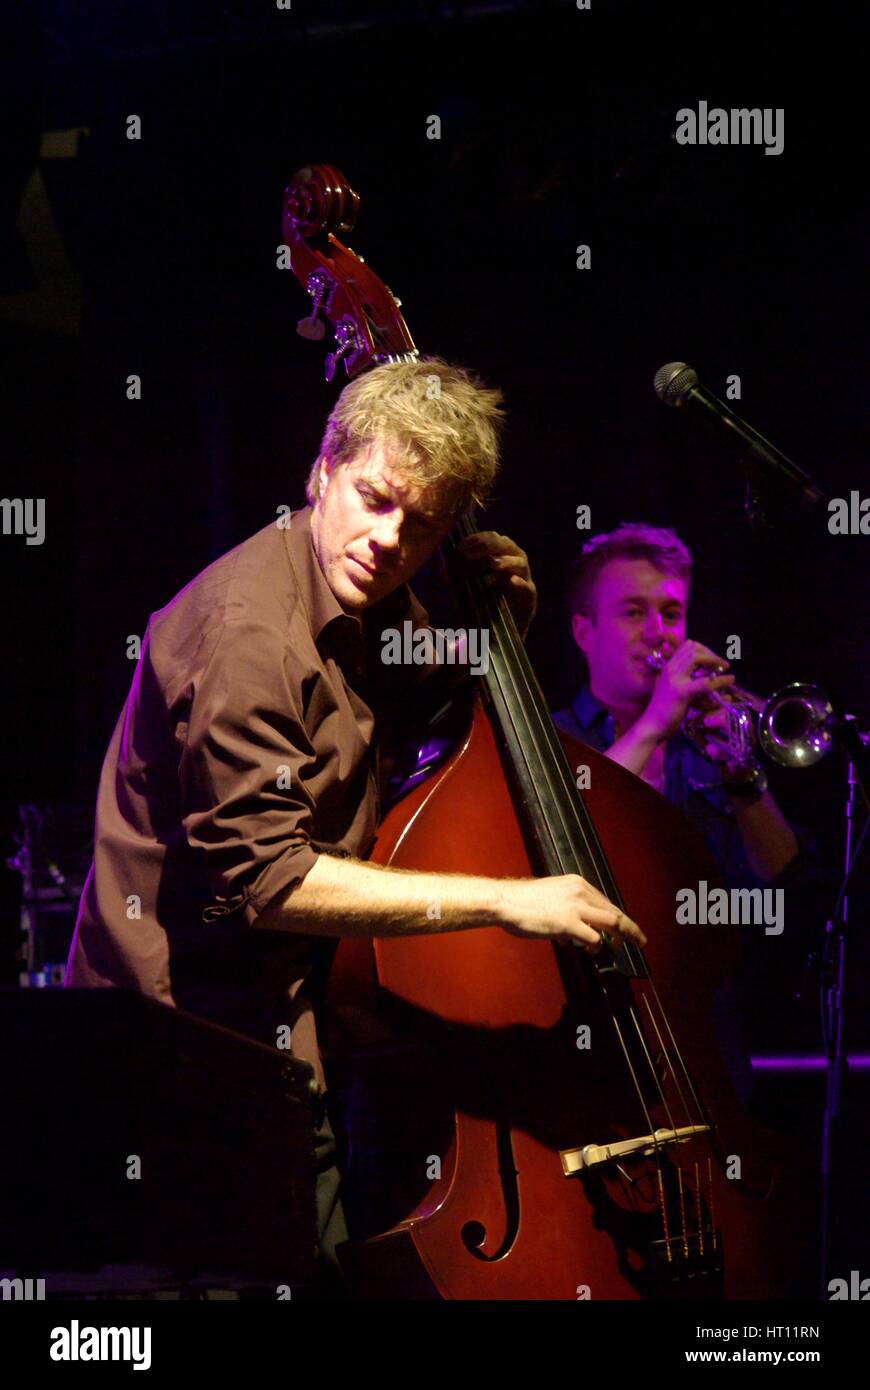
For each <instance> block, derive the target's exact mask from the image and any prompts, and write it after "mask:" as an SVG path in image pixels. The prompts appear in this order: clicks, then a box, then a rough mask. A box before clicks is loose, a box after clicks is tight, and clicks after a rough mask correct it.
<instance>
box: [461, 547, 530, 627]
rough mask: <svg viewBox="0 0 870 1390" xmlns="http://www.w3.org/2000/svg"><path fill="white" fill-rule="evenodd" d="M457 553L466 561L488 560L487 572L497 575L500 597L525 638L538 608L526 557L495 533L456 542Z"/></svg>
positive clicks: (523, 552) (524, 553) (522, 551)
mask: <svg viewBox="0 0 870 1390" xmlns="http://www.w3.org/2000/svg"><path fill="white" fill-rule="evenodd" d="M458 549H459V551H460V553H461V554H462V555H463V556H464V557H465V559H466V560H469V561H474V560H477V561H480V562H481V563H482V562H483V561H484V559H488V561H489V565H490V568H491V569H493V570H494V571H495V572H496V574H497V575H498V579H499V587H500V589H501V591H502V593H503V594H504V597H505V599H506V600H507V603H508V605H509V607H510V610H511V612H512V614H513V617H514V622H515V623H516V625H517V627H518V628H519V630H520V636H521V637H525V635H526V633H527V632H528V630H529V628H530V626H531V623H532V619H533V618H534V616H535V612H536V611H537V607H538V591H537V589H536V588H535V583H534V580H533V579H532V573H531V570H530V569H529V557H528V555H527V554H526V552H525V551H524V550H520V547H519V546H518V545H517V543H516V541H512V540H511V538H510V536H502V535H499V533H498V531H478V532H477V533H476V534H475V535H473V536H466V537H465V539H464V540H462V541H460V543H459V546H458Z"/></svg>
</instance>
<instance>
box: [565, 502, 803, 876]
mask: <svg viewBox="0 0 870 1390" xmlns="http://www.w3.org/2000/svg"><path fill="white" fill-rule="evenodd" d="M691 572H692V559H691V556H690V554H689V551H688V549H687V548H686V546H685V545H684V544H683V542H682V541H681V540H680V539H679V537H678V536H677V535H676V534H675V533H674V532H673V531H670V530H665V529H662V528H660V527H654V526H647V525H643V524H640V523H632V524H626V525H622V526H620V527H619V528H618V529H617V530H615V531H612V532H610V533H609V534H606V535H600V536H597V537H595V538H594V539H592V540H591V541H589V542H588V543H587V544H586V545H585V546H584V547H583V551H582V553H581V554H580V555H579V556H578V558H577V559H576V560H575V562H574V564H573V565H572V568H571V573H570V578H569V606H570V614H571V631H572V634H573V637H574V641H575V643H576V644H577V647H578V648H579V650H580V652H581V653H582V655H583V657H584V658H585V661H586V665H587V668H588V678H587V680H586V682H585V683H584V685H583V686H582V687H581V689H580V690H579V692H578V694H577V696H576V698H575V699H574V700H573V701H572V703H571V705H570V706H569V707H568V708H567V709H563V710H559V711H558V712H557V713H556V714H554V716H553V717H554V720H555V722H556V724H557V725H558V726H559V727H560V728H562V729H564V730H566V731H567V732H568V733H570V734H572V735H573V736H574V737H575V738H578V739H580V740H582V741H583V742H584V743H588V744H591V745H592V746H593V747H596V748H598V749H599V750H600V751H602V752H605V753H606V754H607V756H608V757H610V758H612V759H613V760H614V761H615V762H618V763H620V764H621V765H622V766H623V767H625V768H628V770H629V771H630V772H634V773H635V774H636V775H637V776H639V777H642V778H643V779H644V780H645V781H646V782H648V783H649V784H650V786H652V787H654V788H655V789H656V790H657V791H659V792H661V793H662V794H663V795H665V796H666V797H667V798H668V800H669V801H671V802H673V803H674V804H675V805H676V806H677V807H678V808H679V809H680V810H682V811H683V812H684V814H685V815H686V816H687V817H688V818H689V819H690V820H691V821H692V822H693V823H694V824H695V825H696V827H697V829H698V830H699V831H700V832H701V834H702V835H703V836H704V838H705V840H706V841H707V844H708V847H709V848H710V850H711V852H712V854H713V857H714V858H715V859H716V861H717V863H718V864H719V867H720V869H721V872H722V875H723V878H724V880H725V883H726V886H728V887H745V886H755V885H757V884H758V883H759V882H760V883H765V884H769V883H772V882H773V881H774V880H775V879H778V878H779V877H780V875H781V874H783V873H784V872H785V870H786V869H788V868H789V866H790V865H791V864H792V863H793V861H794V860H795V859H796V858H797V856H798V852H799V845H798V840H797V838H796V836H795V834H794V831H793V830H792V829H791V827H790V825H789V824H788V821H787V820H786V819H785V817H784V816H783V814H782V812H781V810H780V809H779V807H778V806H777V804H776V802H775V801H774V799H773V796H772V795H771V793H770V791H769V789H768V786H767V778H766V776H765V774H764V772H763V770H762V769H761V768H760V767H759V766H758V765H753V764H751V763H750V765H748V766H746V765H739V764H737V763H735V762H734V761H732V760H731V757H730V756H729V751H728V749H727V748H726V747H724V746H723V742H722V739H721V735H722V733H723V726H724V724H725V722H726V720H727V718H728V715H727V711H726V710H725V709H724V708H723V704H722V700H723V696H722V695H719V698H718V700H717V694H718V693H719V692H724V693H725V698H727V692H728V691H729V690H730V689H731V688H732V687H733V686H734V684H735V678H734V675H733V674H732V673H731V672H730V671H729V670H728V667H729V662H728V661H727V660H726V659H725V658H724V657H723V656H721V655H719V654H718V653H717V652H714V651H711V649H710V648H709V647H707V646H705V645H704V644H703V643H702V642H698V641H695V640H693V639H691V638H688V637H687V636H686V617H687V609H688V603H689V588H690V582H691ZM690 707H692V710H693V713H694V715H695V718H694V720H693V727H694V729H695V731H696V738H695V739H689V738H688V737H686V735H685V733H684V732H683V731H682V729H681V725H683V722H684V720H685V718H686V714H687V711H689V709H690ZM699 731H700V745H701V746H700V747H699V746H698V745H697V742H696V740H697V738H698V734H699ZM707 734H709V739H708V738H707V737H706V735H707ZM717 736H719V739H718V741H717ZM702 750H703V751H702Z"/></svg>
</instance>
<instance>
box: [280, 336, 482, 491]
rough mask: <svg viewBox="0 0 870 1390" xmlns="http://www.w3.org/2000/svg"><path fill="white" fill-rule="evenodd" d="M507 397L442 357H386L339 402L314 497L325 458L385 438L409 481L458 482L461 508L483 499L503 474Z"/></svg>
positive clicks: (314, 476) (350, 453)
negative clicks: (504, 404) (501, 459)
mask: <svg viewBox="0 0 870 1390" xmlns="http://www.w3.org/2000/svg"><path fill="white" fill-rule="evenodd" d="M502 400H503V397H502V393H501V391H498V390H494V389H491V388H489V387H487V386H484V384H483V382H482V381H480V380H479V378H478V377H476V376H474V375H472V373H471V372H467V371H465V370H464V369H463V368H462V367H452V366H450V365H449V364H448V363H447V362H444V361H443V360H442V359H441V358H440V357H424V358H421V359H419V360H417V361H414V362H386V363H384V364H383V365H382V366H380V367H375V368H373V369H372V370H371V371H368V372H365V373H363V375H362V376H359V377H356V378H355V379H354V380H353V381H351V382H349V384H348V385H347V386H345V388H344V390H343V391H342V393H341V395H340V396H339V398H338V400H337V401H336V402H335V405H334V406H333V407H332V410H331V412H330V415H329V419H328V421H327V423H326V429H325V431H324V434H323V439H322V441H321V445H320V454H319V455H318V457H317V460H316V461H315V464H314V467H313V468H312V469H311V472H310V474H309V477H308V483H307V487H306V494H307V497H308V500H309V502H310V503H311V504H312V505H313V504H314V503H315V502H316V500H317V498H318V496H319V492H320V460H321V458H323V457H324V456H325V457H326V458H327V459H329V461H330V462H331V463H333V464H342V463H347V462H348V461H349V460H350V459H352V458H354V457H355V456H356V455H357V454H359V453H361V452H363V451H365V450H366V449H367V448H369V447H371V446H372V445H374V444H385V445H387V446H388V447H389V450H390V453H391V455H392V456H393V457H394V458H395V460H396V464H397V466H398V467H399V468H400V469H401V470H402V472H403V474H404V475H405V476H406V477H407V479H408V482H409V483H412V484H414V485H416V486H418V487H430V486H432V485H436V484H441V483H448V484H450V483H453V484H455V485H456V488H457V496H456V503H455V510H456V511H457V512H461V511H464V510H465V509H466V508H467V507H469V506H471V505H472V504H473V503H477V504H478V505H481V506H482V505H484V504H485V503H486V501H487V499H488V497H489V495H490V492H491V490H492V486H493V483H494V482H495V478H496V474H497V473H498V467H499V438H500V434H501V429H502V426H503V423H504V414H503V411H502V408H501V403H502Z"/></svg>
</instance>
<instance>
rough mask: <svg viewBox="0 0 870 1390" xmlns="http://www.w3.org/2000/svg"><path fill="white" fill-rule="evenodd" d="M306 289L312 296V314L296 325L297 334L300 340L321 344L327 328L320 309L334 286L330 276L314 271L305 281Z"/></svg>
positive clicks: (320, 271)
mask: <svg viewBox="0 0 870 1390" xmlns="http://www.w3.org/2000/svg"><path fill="white" fill-rule="evenodd" d="M305 288H306V290H307V291H308V293H309V294H310V295H311V313H310V314H309V315H308V318H305V319H300V320H299V322H298V323H297V325H296V332H297V333H298V334H299V337H300V338H307V339H308V340H309V341H310V342H314V343H319V342H320V341H321V339H322V338H323V336H324V334H325V333H326V326H325V324H324V323H323V321H322V319H321V318H320V308H321V305H322V304H323V300H324V298H325V297H326V294H327V292H328V291H331V290H332V289H333V288H334V286H333V284H332V281H331V280H330V278H329V276H328V275H326V274H325V273H324V272H323V271H322V270H313V271H312V272H311V274H310V275H309V276H308V279H307V280H306V281H305Z"/></svg>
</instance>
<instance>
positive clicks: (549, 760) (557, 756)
mask: <svg viewBox="0 0 870 1390" xmlns="http://www.w3.org/2000/svg"><path fill="white" fill-rule="evenodd" d="M467 534H471V531H470V529H469V530H468V531H467ZM466 588H467V590H468V592H469V595H470V597H471V599H472V602H473V606H474V607H475V608H476V609H477V610H478V616H479V617H484V616H485V617H487V618H488V619H489V623H488V625H489V627H490V632H491V634H493V635H494V636H495V639H496V646H497V648H498V649H499V650H500V653H501V656H502V662H501V666H502V668H503V672H504V675H505V676H506V677H507V678H508V679H509V681H510V683H511V685H512V688H513V695H514V702H513V707H514V708H521V709H522V710H523V712H524V715H525V717H526V726H527V731H528V733H529V735H530V738H531V741H532V743H533V745H534V748H535V752H536V754H537V760H538V767H539V768H540V770H541V772H542V774H543V777H544V780H545V781H546V782H547V789H548V792H549V796H550V805H551V806H552V807H555V808H556V811H557V813H558V815H559V817H560V820H561V821H562V826H563V829H564V830H565V831H566V832H568V838H569V843H570V840H571V838H572V837H571V836H570V831H569V827H568V825H567V824H566V821H565V807H566V806H567V807H568V808H569V813H570V815H571V818H572V820H573V822H574V826H573V829H574V830H575V831H576V833H577V834H579V835H580V836H582V838H583V839H584V840H585V841H586V844H587V846H589V848H590V849H593V846H592V845H591V843H590V837H589V836H588V835H584V834H583V831H584V827H583V825H582V822H581V820H580V815H579V810H578V806H577V797H576V795H575V787H574V784H573V782H571V781H570V779H569V778H568V776H567V764H566V761H565V758H564V755H563V752H562V748H561V744H560V745H559V746H558V748H556V747H555V746H554V745H555V733H554V729H553V725H552V721H551V720H550V718H549V714H548V715H547V717H546V720H544V718H543V716H542V713H541V710H540V708H539V706H540V703H541V696H540V691H539V688H536V686H537V683H536V682H535V681H534V677H533V676H532V673H531V668H530V667H529V669H528V670H527V669H526V668H527V667H528V658H527V656H526V653H525V649H524V647H522V644H521V643H520V641H519V634H518V633H517V631H516V627H515V624H514V622H513V617H512V615H511V613H510V610H509V609H508V608H507V604H506V602H505V600H504V598H502V597H499V598H498V599H497V600H495V601H494V600H493V596H492V595H491V593H489V592H488V591H487V590H486V588H485V586H484V585H483V584H480V585H479V586H477V591H476V592H475V589H474V586H472V584H471V582H470V581H468V580H466ZM481 591H482V594H481ZM481 598H482V602H481V601H480V600H481ZM481 608H482V609H483V610H484V612H481V611H480V610H481ZM518 676H519V677H521V678H522V681H523V685H524V687H525V689H524V690H523V691H522V692H520V690H519V689H518V680H517V677H518ZM496 679H498V680H499V681H500V682H501V681H502V680H503V676H502V675H499V674H498V673H497V674H496ZM503 703H504V705H505V708H506V709H507V710H508V716H509V718H511V722H512V726H513V732H514V736H515V739H516V743H517V746H518V747H519V748H520V750H521V753H522V756H523V758H524V760H525V762H526V768H527V771H528V772H529V774H530V782H531V784H532V785H533V786H534V787H535V790H536V794H537V796H538V800H539V802H540V799H541V795H540V790H539V783H538V779H536V778H534V777H532V776H531V771H532V770H531V768H530V766H529V761H528V755H527V753H526V750H525V747H524V745H523V743H522V742H521V741H520V740H519V738H518V736H517V728H516V724H515V723H514V720H513V715H512V714H511V713H510V710H511V703H510V702H509V701H508V700H507V699H506V698H504V695H503ZM532 717H536V718H537V729H535V728H534V727H533V726H532V723H531V718H532ZM542 745H543V747H544V749H545V750H546V754H545V753H542V751H541V750H542ZM553 768H555V769H556V771H557V774H558V778H559V782H560V786H559V788H558V789H557V788H555V787H554V786H553V782H552V777H551V770H552V769H553ZM557 791H560V792H561V796H560V795H558V794H557ZM542 809H543V807H542ZM552 847H553V852H554V854H555V857H556V859H557V860H558V861H559V863H560V865H561V866H562V867H563V870H565V866H564V863H563V861H562V856H561V854H560V852H559V850H558V846H557V845H556V844H555V840H553V846H552ZM597 849H598V856H599V857H600V858H599V863H596V864H595V868H596V871H597V872H598V875H599V878H600V879H601V880H603V879H604V877H605V875H604V873H602V872H601V867H600V860H601V859H602V858H603V855H602V851H601V849H600V846H597ZM595 857H596V856H595V855H594V853H593V862H594V860H595ZM574 867H575V869H576V867H577V866H576V865H575V866H574ZM606 876H607V877H608V878H609V879H610V880H611V882H612V876H611V875H610V873H609V870H608V872H607V875H606ZM614 890H615V885H614ZM615 895H616V894H615V892H614V896H615ZM651 984H652V982H651V981H650V985H651ZM652 993H653V997H654V999H655V1001H656V1007H657V1009H658V1010H659V1011H660V1012H661V1014H662V1019H663V1022H664V1024H665V1027H666V1028H667V1031H668V1034H669V1036H670V1039H671V1043H672V1046H673V1049H674V1053H675V1054H676V1056H677V1058H678V1060H679V1066H680V1069H681V1070H682V1071H683V1073H684V1076H685V1078H686V1081H687V1085H688V1088H689V1090H690V1091H691V1093H692V1096H693V1099H694V1100H695V1103H696V1104H697V1105H698V1107H699V1108H698V1117H699V1118H700V1117H701V1114H702V1110H701V1107H700V1105H699V1102H698V1097H697V1093H696V1091H695V1087H694V1085H693V1084H692V1081H691V1077H690V1076H689V1073H688V1069H687V1067H686V1065H685V1062H684V1060H683V1058H682V1054H681V1053H680V1050H679V1048H678V1046H677V1044H676V1039H675V1038H674V1036H673V1030H672V1029H671V1028H670V1025H669V1024H668V1021H667V1017H666V1015H665V1013H664V1009H663V1007H662V1005H661V1001H660V999H659V997H658V993H657V991H655V988H654V987H652ZM647 1008H648V1010H649V1011H650V1013H651V1012H652V1011H651V1010H650V1006H649V1004H648V1003H647ZM630 1016H631V1018H632V1021H633V1024H634V1027H635V1029H636V1031H637V1035H638V1038H639V1040H640V1043H641V1046H642V1048H643V1051H644V1053H645V1056H646V1060H647V1063H648V1065H649V1068H650V1075H651V1077H652V1079H653V1083H654V1087H655V1089H656V1091H657V1092H658V1094H659V1097H660V1100H661V1103H662V1106H663V1108H664V1110H665V1113H666V1114H667V1115H668V1118H669V1123H670V1124H671V1127H672V1128H675V1127H676V1126H674V1124H673V1117H672V1116H671V1112H670V1106H669V1104H668V1100H667V1097H666V1096H665V1094H664V1092H663V1090H662V1087H661V1085H660V1083H659V1080H658V1075H657V1073H656V1070H655V1067H654V1065H653V1063H652V1059H651V1058H650V1056H649V1051H648V1048H647V1044H646V1040H645V1038H644V1035H643V1029H642V1028H641V1025H640V1021H639V1019H638V1018H637V1015H636V1012H635V1009H634V1006H633V1005H632V1006H631V1008H630ZM614 1023H615V1019H614ZM656 1031H657V1033H658V1035H659V1037H661V1031H660V1029H658V1028H657V1030H656ZM617 1036H618V1038H619V1041H620V1045H621V1047H622V1050H623V1053H624V1055H625V1059H626V1064H627V1066H628V1068H629V1071H630V1073H631V1076H632V1080H633V1082H634V1085H635V1089H636V1091H637V1093H638V1099H639V1101H640V1103H641V1106H642V1108H643V1110H644V1114H645V1115H646V1116H647V1117H648V1110H647V1107H646V1104H645V1101H644V1098H643V1094H642V1089H641V1087H640V1084H639V1081H638V1078H637V1075H636V1072H635V1069H634V1065H633V1063H632V1060H631V1057H630V1055H629V1053H628V1050H627V1046H626V1043H625V1040H624V1039H623V1037H622V1034H621V1031H620V1030H619V1029H618V1028H617ZM672 1055H673V1054H672ZM670 1070H671V1074H672V1076H674V1080H675V1083H676V1077H675V1075H674V1070H673V1066H671V1068H670ZM677 1093H678V1096H679V1097H680V1101H681V1104H682V1106H683V1108H684V1110H685V1114H686V1119H687V1121H688V1122H689V1123H691V1122H692V1116H691V1111H690V1109H689V1106H688V1103H687V1100H686V1097H685V1095H684V1093H683V1090H682V1087H680V1086H679V1084H677ZM650 1132H651V1133H652V1132H653V1128H652V1125H651V1124H650Z"/></svg>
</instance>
